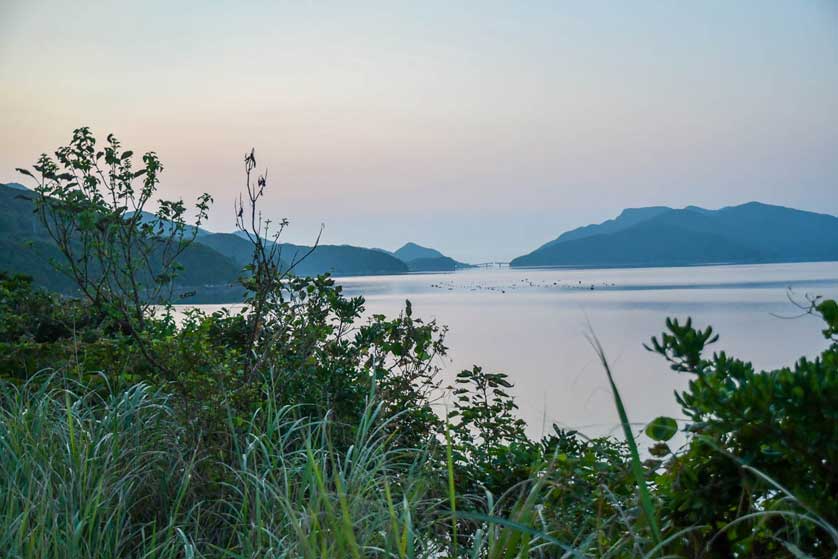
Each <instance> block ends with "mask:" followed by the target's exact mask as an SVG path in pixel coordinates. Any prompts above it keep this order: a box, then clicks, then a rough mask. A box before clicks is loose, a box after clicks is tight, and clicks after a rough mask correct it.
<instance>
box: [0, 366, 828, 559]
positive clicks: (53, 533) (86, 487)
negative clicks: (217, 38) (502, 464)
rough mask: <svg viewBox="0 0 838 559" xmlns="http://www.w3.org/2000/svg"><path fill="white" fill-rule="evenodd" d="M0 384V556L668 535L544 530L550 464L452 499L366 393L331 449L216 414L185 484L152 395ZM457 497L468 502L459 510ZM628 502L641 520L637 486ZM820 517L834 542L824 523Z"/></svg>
mask: <svg viewBox="0 0 838 559" xmlns="http://www.w3.org/2000/svg"><path fill="white" fill-rule="evenodd" d="M612 382H613V380H612ZM612 386H613V388H614V391H615V395H616V396H617V397H618V396H619V392H618V391H617V387H616V385H615V384H612ZM0 395H1V396H0V397H1V398H2V401H0V506H1V507H2V509H0V555H2V556H3V557H10V558H33V559H34V558H48V557H54V558H65V557H74V558H75V557H79V558H94V557H95V558H104V559H109V558H117V557H120V558H124V557H127V558H138V559H139V558H142V559H158V558H159V559H164V558H165V559H168V558H171V559H174V558H188V559H191V558H203V557H206V558H219V559H221V558H225V559H245V558H248V559H251V558H252V559H255V558H263V557H269V558H304V559H314V558H366V557H380V558H398V559H414V558H416V559H419V558H428V559H431V558H434V559H439V558H444V557H458V558H475V559H477V558H487V559H508V558H523V557H540V558H548V557H576V558H587V557H650V558H651V557H660V556H662V552H663V551H664V550H665V549H666V547H667V546H668V545H669V544H670V543H672V542H675V541H677V540H678V538H681V537H683V536H684V532H681V533H676V534H667V535H666V537H662V538H661V539H660V540H656V539H655V538H654V537H649V534H648V530H649V529H650V525H649V523H646V524H642V523H641V524H638V523H635V522H634V521H633V520H632V518H633V517H636V515H633V514H626V515H625V517H624V519H621V518H612V519H605V520H604V521H605V522H612V523H620V522H625V525H624V527H622V528H621V530H622V532H621V533H622V534H623V535H622V537H618V538H617V540H616V541H612V542H608V544H607V545H606V546H604V547H603V542H601V541H597V537H598V536H597V534H596V533H591V534H584V533H580V534H578V537H577V538H576V539H575V540H574V542H563V541H559V539H557V538H556V537H555V536H554V535H553V534H554V533H555V529H556V528H557V527H555V526H551V523H550V520H549V518H547V519H545V518H544V510H543V503H544V502H547V501H548V500H549V497H550V492H551V489H552V487H554V486H555V484H560V483H562V480H561V479H560V478H557V477H556V476H555V475H554V471H553V470H552V465H551V464H550V463H547V464H543V465H541V466H539V467H536V468H534V471H533V475H532V477H531V479H530V480H527V481H525V482H524V483H523V484H522V485H521V486H520V487H517V488H516V489H515V491H514V492H512V493H510V495H512V496H511V502H505V503H504V506H503V507H499V506H498V502H499V501H500V500H503V499H507V498H509V497H510V496H509V495H507V496H494V495H492V494H490V493H488V492H487V493H486V494H485V495H457V494H456V493H455V490H454V484H453V483H450V482H451V481H452V480H453V477H454V474H453V465H452V463H451V461H450V460H449V461H448V462H447V464H445V463H443V464H441V465H440V464H434V463H433V461H432V460H431V459H430V452H429V450H428V449H427V448H421V449H414V448H400V447H398V446H397V445H396V444H395V443H394V442H393V440H392V439H391V435H390V434H389V433H390V432H391V430H390V429H388V427H389V424H390V422H391V421H393V418H387V417H382V416H381V408H380V407H378V406H376V405H374V404H371V405H370V406H369V407H368V408H367V411H366V413H365V414H364V416H363V417H362V419H361V421H360V423H359V425H357V426H356V430H355V436H354V440H353V441H352V444H351V445H349V446H348V447H347V448H342V449H337V448H335V445H334V437H333V435H332V432H333V430H334V429H335V428H336V427H339V426H335V425H334V424H333V423H332V422H331V420H330V419H329V418H328V417H326V418H323V419H319V420H314V419H310V418H305V417H304V414H303V413H301V412H302V411H303V410H301V409H299V408H293V407H280V408H274V407H272V406H270V405H267V406H266V407H265V408H263V409H261V410H259V412H257V413H256V414H254V416H253V417H252V418H250V420H249V421H248V422H246V425H245V426H244V427H243V428H242V427H241V426H239V427H236V428H234V427H233V426H232V423H231V424H230V425H227V426H220V428H221V429H227V430H229V433H228V435H229V437H230V438H231V439H234V444H233V445H232V446H233V448H235V449H236V450H235V451H234V452H233V458H232V459H229V458H228V459H227V460H226V463H223V464H222V463H217V464H214V467H215V470H214V471H216V472H220V473H219V476H220V480H221V481H220V482H217V483H216V484H215V485H213V486H212V488H213V489H212V490H208V489H207V487H206V486H205V487H202V488H200V490H197V489H196V487H195V485H196V484H198V483H206V480H203V479H202V480H201V481H200V482H199V481H195V480H196V478H198V477H199V476H198V475H197V473H198V472H199V468H198V467H197V465H196V463H195V460H194V459H193V456H195V455H196V454H200V449H194V448H185V447H186V446H187V443H186V442H185V441H186V439H185V438H184V437H183V433H182V430H181V428H180V427H179V425H178V423H177V422H176V421H175V420H174V416H173V413H172V409H171V408H170V406H169V399H168V398H167V396H166V394H165V393H163V392H160V391H155V390H152V389H150V388H149V387H148V386H146V385H143V384H139V385H135V386H132V387H129V388H127V389H124V390H122V391H119V392H112V391H110V390H109V389H108V388H107V385H106V384H105V383H96V384H94V385H88V384H81V383H78V382H75V381H72V380H69V379H68V378H67V377H66V376H62V375H58V374H51V375H47V374H42V375H39V376H37V377H35V378H34V379H33V380H31V381H30V382H29V383H27V384H26V385H24V386H22V387H15V386H13V385H9V384H3V385H2V386H0ZM268 396H270V395H268ZM266 401H267V402H269V401H270V398H268V399H267V400H266ZM618 401H619V400H618ZM624 415H625V414H624V410H623V413H622V414H621V416H624ZM624 420H625V421H627V419H625V418H624ZM627 436H631V435H630V430H629V431H628V432H627ZM631 442H632V443H633V438H632V439H631ZM433 444H446V445H447V446H448V448H447V453H446V454H447V455H448V456H450V452H451V448H450V445H451V443H450V441H444V440H442V441H436V442H435V443H433ZM204 460H205V461H206V460H209V458H204ZM443 462H444V461H443ZM205 464H206V462H205ZM446 470H447V472H446ZM638 482H639V479H638ZM641 485H642V486H643V487H645V479H644V483H643V484H640V483H638V489H640V487H641ZM790 498H791V497H790ZM460 502H462V503H465V504H469V505H471V506H469V507H463V509H462V510H459V507H458V503H460ZM475 504H477V505H479V506H474V505H475ZM653 505H654V501H652V500H651V499H650V500H649V506H653ZM637 506H638V508H639V509H640V510H643V515H644V516H646V515H648V516H647V518H654V517H655V516H656V515H655V511H654V510H652V511H646V510H645V508H644V507H645V505H644V503H643V500H642V497H639V498H638V505H637ZM479 510H482V511H486V512H485V513H481V512H476V511H479ZM500 510H503V511H506V512H504V513H499V512H497V511H500ZM788 516H791V515H788ZM748 520H749V519H748V518H743V520H742V522H746V521H748ZM815 520H816V521H817V522H822V520H821V519H820V518H817V519H815ZM565 528H566V527H565ZM823 529H825V530H827V531H830V530H831V531H830V532H829V533H830V535H832V536H833V537H835V538H836V541H837V542H838V536H836V535H835V534H836V532H835V531H834V528H832V527H830V526H828V525H826V526H824V527H823ZM788 548H789V549H796V548H794V547H793V544H789V546H788ZM798 551H799V550H798ZM799 556H801V557H805V556H806V555H805V554H803V552H802V551H801V552H800V555H799Z"/></svg>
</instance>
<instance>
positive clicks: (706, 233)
mask: <svg viewBox="0 0 838 559" xmlns="http://www.w3.org/2000/svg"><path fill="white" fill-rule="evenodd" d="M831 260H838V218H836V217H834V216H831V215H826V214H818V213H813V212H807V211H802V210H795V209H792V208H786V207H783V206H772V205H768V204H762V203H759V202H749V203H747V204H742V205H739V206H730V207H726V208H722V209H719V210H707V209H704V208H699V207H696V206H688V207H686V208H683V209H672V208H666V207H651V208H637V209H629V210H625V211H623V213H621V214H620V215H619V216H618V217H617V218H615V219H612V220H608V221H605V222H603V223H600V224H598V225H588V226H586V227H580V228H578V229H574V230H572V231H568V232H567V233H564V234H563V235H561V236H560V237H558V238H557V239H555V240H553V241H550V242H548V243H546V244H544V245H542V246H541V247H539V248H538V249H536V250H534V251H533V252H531V253H529V254H526V255H524V256H520V257H518V258H515V259H514V260H512V262H511V263H510V265H511V266H514V267H526V266H589V267H621V266H685V265H697V264H715V263H719V264H745V263H768V262H809V261H831Z"/></svg>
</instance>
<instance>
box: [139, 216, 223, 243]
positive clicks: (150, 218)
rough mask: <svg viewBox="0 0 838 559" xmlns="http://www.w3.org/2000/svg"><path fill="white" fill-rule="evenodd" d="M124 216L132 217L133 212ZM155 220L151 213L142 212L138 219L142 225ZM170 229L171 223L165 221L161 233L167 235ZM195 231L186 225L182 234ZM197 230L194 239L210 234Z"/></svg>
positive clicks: (204, 230) (203, 230)
mask: <svg viewBox="0 0 838 559" xmlns="http://www.w3.org/2000/svg"><path fill="white" fill-rule="evenodd" d="M125 215H126V216H128V217H131V216H132V215H134V212H125ZM156 219H157V216H156V215H154V214H153V213H151V212H142V217H140V221H141V222H142V223H148V222H149V221H155V220H156ZM170 229H171V222H169V221H166V222H165V227H164V228H163V232H164V233H168V232H169V231H170ZM195 229H196V228H195V226H194V225H187V226H186V227H185V228H184V234H186V235H191V234H192V231H194V230H195ZM197 230H198V232H197V234H196V235H195V237H196V238H197V237H203V236H204V235H209V234H210V232H209V231H207V230H206V229H202V228H201V227H198V228H197Z"/></svg>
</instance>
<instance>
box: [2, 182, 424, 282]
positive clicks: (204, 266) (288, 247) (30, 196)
mask: <svg viewBox="0 0 838 559" xmlns="http://www.w3.org/2000/svg"><path fill="white" fill-rule="evenodd" d="M34 197H35V193H33V192H32V191H31V190H29V189H27V188H25V187H24V186H23V185H19V184H16V183H12V184H7V185H0V271H2V272H7V273H23V274H27V275H30V276H32V277H33V279H34V280H35V283H36V284H38V285H41V286H44V287H47V288H49V289H53V290H57V291H65V292H66V291H71V290H72V289H73V287H74V284H73V283H72V282H71V281H70V280H69V279H68V278H66V277H64V276H63V275H62V274H60V273H56V272H55V270H54V268H53V266H52V265H51V261H52V260H57V261H61V259H62V258H63V257H62V255H61V254H60V252H59V251H58V249H57V248H56V246H55V244H54V243H53V242H52V240H51V239H50V238H49V236H48V235H47V234H46V231H45V230H44V229H43V228H42V226H41V225H40V223H39V222H38V219H37V216H36V215H35V214H34V213H33V208H34V205H33V204H34ZM281 248H282V252H281V254H282V260H283V261H284V264H285V265H286V266H287V265H288V263H290V262H292V261H294V260H297V259H299V258H301V257H302V256H303V255H304V254H306V253H308V251H309V250H308V249H309V247H304V246H300V245H293V244H283V245H282V247H281ZM250 257H251V247H250V243H249V242H248V241H247V240H245V239H243V238H241V237H240V236H238V235H236V234H233V233H211V232H209V231H204V230H200V231H199V234H198V238H197V240H196V242H194V243H193V244H192V245H191V246H190V248H189V249H188V250H187V251H186V252H185V253H184V254H183V256H182V257H181V264H182V265H183V267H184V270H183V272H182V273H181V275H180V276H179V279H178V281H179V283H181V284H183V285H184V286H189V287H198V288H207V287H209V286H214V287H218V286H229V285H231V284H233V283H235V281H236V278H237V277H238V276H239V274H240V272H241V269H242V268H243V267H244V266H245V265H246V264H247V263H249V261H250ZM407 271H408V267H407V265H406V264H405V263H404V262H402V261H401V260H399V259H398V258H396V257H394V256H392V255H389V254H385V253H383V252H380V251H376V250H373V249H367V248H361V247H354V246H349V245H340V246H338V245H320V246H318V247H317V249H316V250H315V251H314V252H313V253H312V254H310V255H309V256H308V257H307V258H305V259H304V260H303V261H302V262H300V263H299V264H298V265H297V266H296V267H295V268H294V272H295V273H296V274H298V275H312V276H313V275H319V274H323V273H331V274H332V275H336V276H346V275H374V274H400V273H405V272H407Z"/></svg>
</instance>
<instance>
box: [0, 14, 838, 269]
mask: <svg viewBox="0 0 838 559" xmlns="http://www.w3.org/2000/svg"><path fill="white" fill-rule="evenodd" d="M0 82H2V83H0V182H9V181H20V182H24V183H25V182H26V181H24V180H22V179H23V178H25V177H20V176H19V175H17V174H16V173H15V171H14V168H15V167H20V166H28V165H31V163H32V162H33V161H34V160H35V159H36V157H37V156H38V155H39V154H40V153H41V152H44V151H49V152H51V151H53V150H54V149H55V148H56V147H58V146H59V145H62V144H63V143H66V142H67V140H69V138H70V135H71V133H72V130H73V129H74V128H76V127H78V126H82V125H89V126H91V127H92V128H93V130H94V132H95V133H96V134H97V136H99V137H100V138H101V139H102V140H104V138H105V136H106V135H107V134H108V133H109V132H114V133H116V135H117V136H118V137H120V138H121V139H122V141H123V143H124V144H125V145H126V146H130V147H132V148H133V149H134V150H135V151H145V150H155V151H157V152H158V153H159V154H160V156H161V158H162V160H163V163H164V165H165V166H166V171H165V173H164V175H163V183H162V187H161V190H162V192H161V194H162V195H164V196H167V197H184V198H187V199H191V198H194V197H195V196H197V194H199V193H200V192H204V191H206V192H209V193H210V194H212V195H213V196H214V197H215V207H214V210H213V213H212V219H211V221H210V225H209V228H210V229H213V230H218V231H228V230H231V229H232V226H233V209H232V201H233V198H234V197H235V196H236V195H237V193H238V192H239V190H240V189H241V188H242V184H243V183H242V178H243V163H242V156H243V155H244V153H245V152H246V151H249V149H250V148H251V147H255V148H256V155H257V161H258V164H259V167H260V168H264V167H267V168H268V170H269V184H270V190H269V193H268V195H267V199H266V201H265V206H264V208H263V209H264V210H265V212H266V213H268V214H270V215H272V216H273V217H276V218H280V217H288V218H290V220H291V229H290V233H289V235H288V237H287V240H289V241H294V242H305V241H307V240H310V239H311V238H312V236H313V235H314V234H315V232H316V230H317V229H318V227H319V224H320V223H321V222H322V223H325V224H326V230H325V235H324V242H327V243H333V244H344V243H345V244H354V245H360V246H379V247H383V248H387V249H395V248H398V246H400V245H401V244H403V243H404V242H405V241H415V242H418V243H420V244H425V245H430V246H433V247H435V248H438V249H439V250H441V251H443V252H445V253H446V254H448V255H450V256H453V257H455V258H458V259H461V260H466V261H472V262H479V261H486V260H493V259H494V260H508V259H509V258H512V257H514V256H518V255H520V254H523V253H526V252H529V251H530V250H532V249H533V248H535V247H536V246H538V245H540V244H542V243H543V242H545V241H548V240H550V239H552V238H554V237H556V236H557V235H558V234H559V233H561V232H562V231H564V230H566V229H568V228H571V227H575V226H579V225H584V224H586V223H589V222H594V221H602V220H604V219H607V218H610V217H613V216H615V215H616V214H617V213H619V211H620V210H621V209H622V208H624V207H636V206H644V205H671V206H685V205H689V204H697V205H702V206H707V207H712V208H716V207H720V206H725V205H731V204H738V203H742V202H746V201H750V200H760V201H763V202H767V203H775V204H782V205H788V206H793V207H797V208H801V209H808V210H815V211H820V212H824V213H831V214H838V2H835V1H834V0H811V1H792V0H789V1H784V2H782V1H754V2H745V1H739V2H730V1H729V0H720V1H717V2H711V1H706V2H690V3H682V2H619V3H618V2H607V3H606V2H560V1H549V2H547V1H545V2H505V1H504V2H501V1H498V2H491V1H473V2H429V1H422V2H411V3H408V2H394V1H392V0H390V1H382V2H375V3H372V2H340V3H338V2H319V1H308V2H303V1H295V2H267V1H266V2H208V1H193V2H185V1H184V2H177V1H171V0H169V1H143V2H87V1H74V2H53V1H43V0H0Z"/></svg>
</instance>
